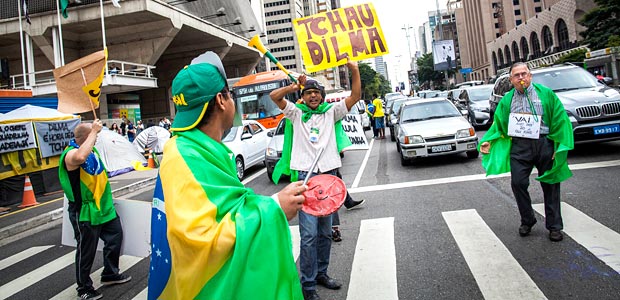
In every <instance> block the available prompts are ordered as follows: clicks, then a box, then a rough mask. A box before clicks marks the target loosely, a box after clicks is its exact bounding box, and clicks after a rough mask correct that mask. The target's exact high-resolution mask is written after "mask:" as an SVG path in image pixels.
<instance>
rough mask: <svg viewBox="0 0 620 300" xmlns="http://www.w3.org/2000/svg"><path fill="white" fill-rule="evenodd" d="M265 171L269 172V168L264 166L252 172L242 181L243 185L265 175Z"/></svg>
mask: <svg viewBox="0 0 620 300" xmlns="http://www.w3.org/2000/svg"><path fill="white" fill-rule="evenodd" d="M265 172H267V168H265V167H263V168H262V169H261V170H260V171H258V172H256V173H254V174H252V176H250V177H248V178H246V179H244V180H243V181H242V182H241V183H242V184H243V185H246V184H248V183H250V181H252V180H254V179H256V177H258V176H261V175H263V174H264V173H265Z"/></svg>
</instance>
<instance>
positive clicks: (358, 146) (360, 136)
mask: <svg viewBox="0 0 620 300" xmlns="http://www.w3.org/2000/svg"><path fill="white" fill-rule="evenodd" d="M342 129H344V132H345V133H346V134H347V136H348V137H349V140H350V141H351V144H352V145H351V146H349V147H346V148H344V150H345V151H348V150H368V148H369V146H368V140H366V133H365V132H364V128H363V126H362V120H361V117H360V115H359V114H347V115H346V116H344V118H343V119H342Z"/></svg>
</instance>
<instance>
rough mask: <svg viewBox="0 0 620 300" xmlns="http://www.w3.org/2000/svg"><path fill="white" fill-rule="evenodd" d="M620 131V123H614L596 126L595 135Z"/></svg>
mask: <svg viewBox="0 0 620 300" xmlns="http://www.w3.org/2000/svg"><path fill="white" fill-rule="evenodd" d="M619 132H620V124H612V125H606V126H597V127H594V135H599V134H609V133H619Z"/></svg>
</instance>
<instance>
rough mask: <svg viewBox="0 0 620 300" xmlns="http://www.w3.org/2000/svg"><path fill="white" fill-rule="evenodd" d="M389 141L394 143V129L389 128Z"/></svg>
mask: <svg viewBox="0 0 620 300" xmlns="http://www.w3.org/2000/svg"><path fill="white" fill-rule="evenodd" d="M390 140H391V141H392V142H395V141H396V137H395V136H394V127H390Z"/></svg>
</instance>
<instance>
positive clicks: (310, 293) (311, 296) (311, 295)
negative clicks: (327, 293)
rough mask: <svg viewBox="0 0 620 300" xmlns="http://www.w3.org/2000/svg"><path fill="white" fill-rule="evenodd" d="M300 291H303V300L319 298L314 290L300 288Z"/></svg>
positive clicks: (319, 299)
mask: <svg viewBox="0 0 620 300" xmlns="http://www.w3.org/2000/svg"><path fill="white" fill-rule="evenodd" d="M302 292H303V293H304V300H321V297H319V294H317V293H316V290H302Z"/></svg>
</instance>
